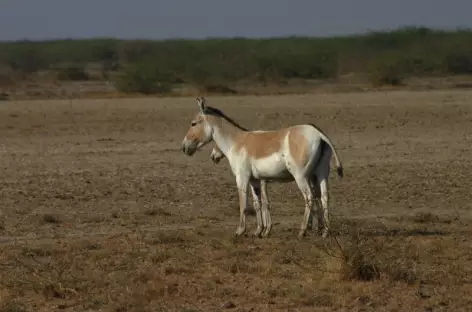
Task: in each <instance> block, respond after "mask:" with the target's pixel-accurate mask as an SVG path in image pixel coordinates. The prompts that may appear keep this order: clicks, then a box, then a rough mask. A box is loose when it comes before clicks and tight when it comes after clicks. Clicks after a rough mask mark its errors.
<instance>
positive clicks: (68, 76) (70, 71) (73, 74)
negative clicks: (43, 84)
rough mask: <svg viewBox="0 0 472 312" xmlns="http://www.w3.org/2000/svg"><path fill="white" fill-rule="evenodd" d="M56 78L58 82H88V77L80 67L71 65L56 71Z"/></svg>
mask: <svg viewBox="0 0 472 312" xmlns="http://www.w3.org/2000/svg"><path fill="white" fill-rule="evenodd" d="M57 78H58V79H59V80H72V81H81V80H89V78H90V77H89V76H88V75H87V73H86V72H85V70H84V68H83V67H82V66H79V65H71V66H68V67H65V68H60V69H59V70H58V75H57Z"/></svg>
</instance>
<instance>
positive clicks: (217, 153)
mask: <svg viewBox="0 0 472 312" xmlns="http://www.w3.org/2000/svg"><path fill="white" fill-rule="evenodd" d="M325 148H329V146H328V145H326V146H325ZM224 158H225V155H224V154H223V152H222V151H221V150H220V149H219V148H218V146H215V147H213V149H212V150H211V153H210V159H211V161H213V163H214V164H218V163H219V162H220V161H221V160H222V159H224ZM321 166H326V168H325V172H326V173H327V176H326V179H327V178H328V175H329V171H330V168H329V161H324V162H319V163H318V165H317V170H318V171H319V170H321V168H318V167H321ZM315 172H316V170H315ZM310 182H311V187H312V192H313V195H314V197H315V198H314V199H315V205H316V212H317V213H319V212H320V211H321V209H322V207H321V198H320V195H321V192H320V186H319V183H318V180H317V177H316V176H315V175H313V176H312V177H311V180H310ZM265 183H266V181H265V180H261V184H265ZM264 187H265V185H264ZM265 194H266V195H267V192H265ZM253 200H254V207H256V206H257V205H260V203H258V202H257V198H254V197H253ZM262 201H264V202H266V203H267V206H268V207H270V204H269V199H268V198H262ZM267 213H270V210H269V211H268V212H267ZM316 217H317V218H316V219H317V222H318V232H320V233H321V231H322V222H321V221H322V220H320V221H318V220H319V216H318V215H317V216H316ZM314 221H315V220H314V219H313V211H310V216H309V218H308V224H307V230H311V229H312V228H313V223H314Z"/></svg>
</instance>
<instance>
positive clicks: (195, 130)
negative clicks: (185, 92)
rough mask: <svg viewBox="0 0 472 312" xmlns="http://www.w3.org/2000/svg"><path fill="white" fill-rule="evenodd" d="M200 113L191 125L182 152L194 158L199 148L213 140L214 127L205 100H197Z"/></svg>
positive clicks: (183, 142)
mask: <svg viewBox="0 0 472 312" xmlns="http://www.w3.org/2000/svg"><path fill="white" fill-rule="evenodd" d="M197 104H198V107H199V110H200V111H199V112H198V114H197V115H195V117H194V118H193V120H192V122H191V123H190V128H189V129H188V131H187V134H186V135H185V138H184V140H183V141H182V151H183V152H184V154H185V155H188V156H192V155H193V154H194V153H195V152H196V151H197V150H198V149H199V148H201V147H203V146H205V145H206V144H208V143H210V142H211V141H212V140H213V125H212V123H211V122H210V121H209V119H210V118H209V116H208V115H207V114H206V107H205V99H204V98H203V97H201V98H197Z"/></svg>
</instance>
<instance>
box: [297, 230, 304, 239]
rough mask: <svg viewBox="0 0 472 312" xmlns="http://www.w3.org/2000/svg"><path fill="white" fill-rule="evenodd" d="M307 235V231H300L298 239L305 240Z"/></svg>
mask: <svg viewBox="0 0 472 312" xmlns="http://www.w3.org/2000/svg"><path fill="white" fill-rule="evenodd" d="M305 234H306V230H305V231H300V232H299V233H298V239H303V238H304V237H305Z"/></svg>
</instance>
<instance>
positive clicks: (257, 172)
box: [251, 153, 292, 180]
mask: <svg viewBox="0 0 472 312" xmlns="http://www.w3.org/2000/svg"><path fill="white" fill-rule="evenodd" d="M251 170H252V176H253V177H254V178H256V179H266V180H287V179H290V178H291V177H292V175H291V174H290V172H289V171H288V170H287V166H286V161H285V158H284V157H283V155H282V154H279V153H276V154H272V155H270V156H268V157H264V158H259V159H252V160H251Z"/></svg>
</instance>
